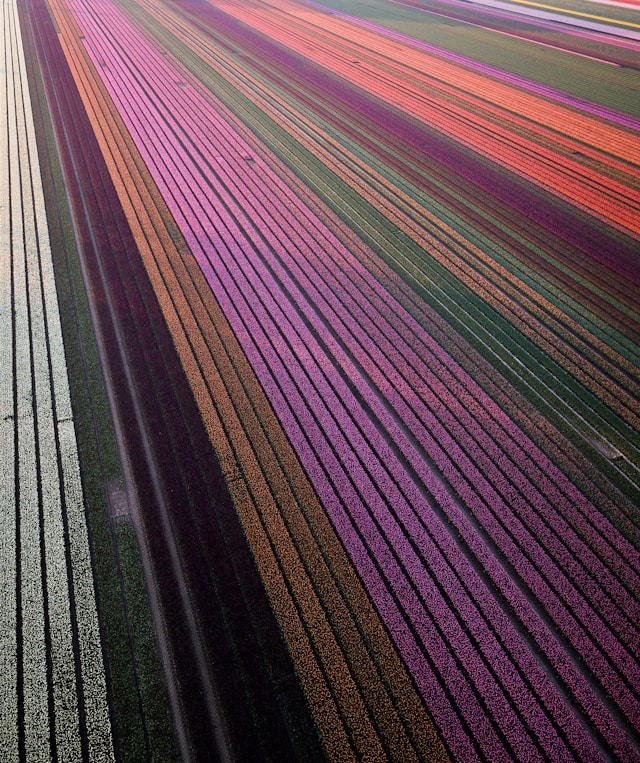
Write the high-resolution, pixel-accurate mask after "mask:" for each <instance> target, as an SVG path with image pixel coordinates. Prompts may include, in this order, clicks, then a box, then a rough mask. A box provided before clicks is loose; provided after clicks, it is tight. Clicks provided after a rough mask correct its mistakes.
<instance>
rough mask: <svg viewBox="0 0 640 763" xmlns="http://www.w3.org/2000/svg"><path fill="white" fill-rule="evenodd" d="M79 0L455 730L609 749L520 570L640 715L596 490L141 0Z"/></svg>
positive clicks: (463, 737)
mask: <svg viewBox="0 0 640 763" xmlns="http://www.w3.org/2000/svg"><path fill="white" fill-rule="evenodd" d="M70 7H71V8H72V9H74V10H75V11H76V12H77V20H78V23H79V24H80V25H81V27H82V29H83V32H84V34H85V35H86V44H87V48H88V50H89V53H90V55H91V56H92V57H93V59H94V61H95V62H96V64H97V65H98V64H100V62H104V65H101V68H100V71H101V73H102V76H103V78H104V81H105V84H106V85H107V87H108V88H109V90H110V92H111V95H112V97H113V98H114V100H115V102H116V103H117V105H118V108H119V109H120V111H121V114H122V116H123V118H124V120H125V122H126V123H127V125H128V128H129V129H130V131H131V133H132V135H133V137H134V140H135V141H136V143H137V145H138V148H139V150H140V152H141V154H142V155H143V157H144V159H145V161H146V162H147V164H148V166H149V169H150V171H151V173H152V175H153V176H154V178H155V179H156V182H157V183H158V186H159V188H160V190H161V191H162V193H163V195H164V197H165V199H166V201H167V203H168V205H169V207H170V208H171V209H172V212H173V213H174V215H175V217H176V220H177V222H178V224H179V225H180V227H181V229H182V231H183V233H184V235H185V237H186V239H187V241H188V243H189V244H190V246H191V248H192V251H193V253H194V255H195V256H196V257H197V258H198V261H199V262H200V265H201V267H202V269H203V272H204V273H205V275H206V277H207V279H208V280H209V283H210V284H211V287H212V290H213V292H214V294H215V296H216V297H217V299H218V300H219V302H220V304H221V305H222V307H223V309H224V311H225V313H226V315H227V317H228V319H229V321H230V322H231V324H232V326H233V327H234V330H235V332H236V334H237V336H238V338H239V340H240V342H241V344H242V345H243V347H244V349H245V352H246V353H247V356H248V357H249V359H250V360H251V362H252V365H253V367H254V370H255V371H256V373H257V375H258V377H259V378H260V379H261V381H262V383H263V385H264V388H265V390H266V392H267V394H268V396H269V398H270V400H271V402H272V405H273V406H274V409H275V410H276V411H277V413H278V415H279V418H280V420H281V422H282V425H283V427H284V428H285V431H287V433H288V435H289V437H290V439H291V440H292V442H293V443H294V445H295V446H296V449H297V451H298V453H299V456H300V458H301V460H302V462H303V464H304V465H305V467H306V469H307V471H308V473H309V475H310V476H311V478H312V480H313V482H314V484H315V486H316V489H317V490H318V493H319V494H320V496H321V497H322V500H323V502H324V504H325V506H326V508H327V511H328V512H329V514H330V515H331V517H332V519H333V521H334V523H335V525H336V527H337V528H338V530H339V532H340V534H341V537H342V538H343V541H344V542H345V545H346V546H347V548H348V550H349V552H350V554H351V557H352V559H353V561H354V564H355V565H356V567H357V568H358V570H359V572H360V574H361V575H362V577H363V579H364V580H365V581H366V582H367V585H368V588H369V590H370V592H371V595H372V597H373V599H374V600H375V601H376V604H377V607H378V609H379V611H380V614H381V616H382V617H383V619H384V620H385V622H386V623H387V625H388V627H389V629H390V631H391V632H392V633H393V634H394V637H395V638H396V642H397V644H398V648H399V650H400V651H401V653H402V654H403V656H404V658H405V660H406V662H407V664H408V666H409V667H410V669H411V671H412V673H413V675H414V677H415V680H416V683H417V684H418V685H419V686H420V688H421V690H422V691H423V694H424V696H425V697H428V698H429V707H430V710H431V712H432V713H433V715H434V718H435V719H436V721H437V722H438V724H439V725H440V727H441V728H442V729H443V730H445V734H446V736H447V740H448V743H449V744H450V746H451V748H452V749H455V750H456V752H457V754H458V755H459V756H460V759H470V758H469V757H465V756H468V754H469V753H470V750H471V748H470V744H471V742H470V737H471V738H473V739H475V740H476V743H477V745H478V748H479V750H481V752H482V755H484V756H485V757H487V758H489V759H491V760H507V759H510V757H511V756H512V754H513V751H514V750H516V751H517V756H518V757H521V758H527V759H531V760H535V759H543V758H544V757H546V756H548V757H552V758H553V759H554V760H563V759H567V760H569V759H573V757H574V755H577V756H578V757H579V758H581V759H589V758H594V757H596V755H597V752H596V749H595V748H594V747H593V744H592V742H591V740H590V739H589V737H588V736H587V735H585V733H584V730H583V729H582V727H581V725H580V723H579V721H578V720H577V719H576V718H575V717H574V716H573V715H572V713H571V711H570V710H569V709H568V707H567V705H566V703H565V702H564V700H563V699H562V695H561V694H560V693H558V691H557V689H556V687H555V686H554V685H553V683H552V682H551V681H550V680H549V678H548V677H547V675H546V674H545V672H544V670H543V669H542V668H541V667H540V665H539V664H538V661H537V660H536V658H535V657H534V656H533V655H532V653H531V649H530V647H529V646H527V640H528V641H529V642H530V644H531V645H534V646H535V648H536V650H538V651H539V652H541V653H542V654H544V656H545V659H546V660H547V661H548V663H549V664H550V665H551V666H552V667H553V668H554V669H555V670H556V671H557V672H558V673H559V674H560V675H561V676H562V679H563V681H565V682H566V684H567V685H568V686H569V687H571V691H572V692H573V694H574V696H575V697H576V698H577V699H578V701H579V702H580V703H581V704H582V706H583V708H584V712H585V713H586V714H587V715H588V716H589V717H590V718H591V720H592V722H593V723H594V724H595V725H596V726H597V727H598V728H599V730H600V732H601V734H602V735H603V736H604V737H605V738H606V739H607V741H608V742H609V743H610V744H611V745H613V746H615V747H619V748H620V749H623V748H625V749H626V748H628V744H627V743H626V740H625V738H624V735H623V734H622V733H621V732H620V730H619V729H618V728H617V726H615V724H611V722H610V718H609V716H608V713H607V711H606V710H605V709H604V707H603V706H601V704H600V703H599V701H598V700H597V699H596V697H595V695H594V693H593V690H592V689H591V688H590V687H589V685H588V683H587V682H586V681H585V680H584V678H583V677H582V675H581V674H580V673H579V671H578V670H577V669H576V668H575V666H574V665H573V664H572V663H571V662H570V661H569V660H567V658H566V656H565V655H564V652H563V650H562V648H561V646H560V643H559V642H558V640H557V639H556V638H555V637H554V636H553V635H552V631H551V629H550V628H549V626H548V625H546V624H545V619H546V618H541V617H539V615H537V614H536V611H535V609H534V607H532V605H531V602H530V601H529V599H528V598H527V596H530V595H531V594H526V595H525V594H524V593H523V592H522V591H521V590H520V588H519V587H518V586H517V585H516V583H515V582H514V578H516V579H517V578H519V579H520V580H521V581H522V583H523V584H524V586H525V588H527V589H528V590H529V591H530V592H531V593H532V594H533V595H534V596H535V597H536V598H537V600H538V601H539V602H543V603H544V607H545V608H546V613H547V614H546V617H549V618H550V619H551V620H553V621H554V622H555V624H556V625H557V626H558V627H559V628H560V630H561V631H562V633H563V639H565V640H566V641H567V642H568V643H569V644H570V645H572V647H573V648H574V649H575V650H576V651H577V652H579V653H580V654H581V655H582V657H583V659H584V660H585V661H586V662H587V664H588V665H589V667H590V669H591V670H593V672H594V673H595V674H596V675H597V676H598V677H599V679H600V681H601V682H602V684H603V685H604V686H606V688H607V689H608V690H609V691H610V692H611V694H612V696H614V698H615V700H616V701H617V703H618V705H619V707H620V709H621V710H622V712H623V713H626V714H627V715H628V717H629V718H630V720H631V721H632V722H634V723H635V722H637V720H638V715H637V712H638V709H637V700H636V697H635V694H636V692H637V690H638V687H640V676H638V675H637V672H638V671H637V666H636V667H635V668H634V665H633V661H632V659H631V658H630V653H629V649H633V648H635V647H636V646H637V643H638V642H637V638H638V634H637V630H636V628H635V625H634V624H633V623H634V622H635V621H636V620H635V617H632V615H633V614H635V613H637V604H636V602H635V600H634V599H633V597H631V596H630V595H629V593H628V591H627V590H626V588H625V587H624V586H623V585H621V584H620V582H619V579H618V578H617V577H616V575H614V574H613V572H612V571H611V570H610V569H609V567H608V566H607V564H609V565H610V566H611V567H614V566H615V568H616V573H617V574H618V569H617V568H618V567H620V569H621V573H619V574H620V575H622V576H624V577H625V579H626V581H627V584H628V585H629V586H632V585H633V584H634V582H636V581H637V577H636V576H637V569H638V567H639V565H638V563H637V562H638V560H637V554H636V555H635V556H634V555H633V554H630V556H629V561H628V562H624V561H623V560H622V559H621V558H620V556H619V555H618V554H617V553H616V550H615V547H614V541H615V542H616V544H617V542H618V540H620V539H619V538H617V537H615V536H616V533H615V530H614V529H613V528H611V527H610V526H608V525H607V526H606V527H605V528H604V529H605V531H606V533H607V534H608V535H609V536H611V537H612V542H611V543H607V542H605V541H602V540H601V539H600V536H599V534H597V533H596V532H595V530H594V529H593V528H592V527H591V525H590V524H589V522H588V521H587V519H586V516H587V512H588V511H589V509H590V508H591V507H589V506H588V505H586V502H585V499H584V498H582V497H581V496H580V495H577V494H576V493H575V490H574V489H573V488H572V486H571V485H570V483H568V481H567V480H566V479H564V478H563V477H562V475H560V474H559V473H557V472H556V473H555V474H554V475H553V478H552V477H550V476H549V474H550V472H551V470H552V465H551V464H548V463H546V462H545V460H544V458H543V456H542V454H539V453H537V452H536V450H535V449H534V448H533V446H532V444H531V443H529V442H527V441H526V438H525V437H524V435H523V434H522V433H521V432H520V430H518V429H517V428H516V427H515V426H513V424H512V423H511V422H510V421H509V420H508V419H507V418H506V417H505V416H504V415H502V414H501V413H500V412H499V411H498V410H497V409H496V408H495V405H494V404H493V403H492V402H491V401H490V400H489V399H488V398H487V397H486V396H483V394H482V392H481V391H480V390H479V389H478V388H477V387H476V386H475V385H474V384H473V382H472V380H471V379H469V378H468V377H466V376H465V374H464V372H463V371H462V369H460V368H458V367H456V366H455V364H454V363H453V362H452V360H451V359H450V358H449V357H447V356H446V354H445V353H443V351H442V350H441V349H440V348H439V347H438V346H437V345H436V344H435V342H433V341H432V340H431V339H430V337H429V336H428V334H427V333H426V332H425V331H424V329H423V328H422V327H421V326H420V325H419V324H418V323H416V322H415V321H414V320H413V319H411V317H410V316H408V315H407V314H406V313H404V312H403V310H402V309H401V307H400V306H399V305H398V304H397V303H395V301H394V300H393V299H392V298H391V297H390V295H389V294H387V293H385V292H384V291H383V290H381V289H380V287H379V285H378V284H377V283H376V282H375V281H374V279H373V278H372V277H371V276H370V274H369V272H368V271H367V270H365V269H364V268H363V267H361V266H359V265H358V264H357V263H356V262H355V260H354V258H353V257H352V256H351V255H350V253H349V252H348V251H347V250H346V249H345V247H343V246H342V245H341V244H340V242H339V241H338V240H337V239H336V238H335V237H334V236H333V235H332V233H331V231H330V230H328V229H327V228H325V227H324V226H323V224H322V223H321V221H320V220H319V219H317V218H315V217H314V216H313V215H312V214H311V213H310V212H308V211H307V210H305V208H304V206H303V205H302V204H301V202H300V201H299V199H298V198H297V196H295V195H293V194H291V193H290V192H289V191H288V189H287V188H286V187H284V185H283V184H282V183H281V182H280V181H279V180H278V178H277V177H276V176H275V175H274V174H273V173H270V172H269V170H268V168H267V166H266V165H265V164H264V163H263V162H261V161H255V160H254V161H253V162H251V163H250V164H249V163H248V162H247V160H246V158H247V157H249V156H251V149H250V147H249V146H248V145H246V144H244V143H243V142H242V141H241V140H240V139H239V137H238V136H237V134H235V132H234V130H233V129H232V127H231V126H230V125H229V124H228V122H227V121H225V119H223V118H222V116H221V115H220V113H217V112H216V111H215V110H214V109H213V108H212V106H211V102H210V100H207V99H206V98H204V96H203V95H202V94H200V93H198V92H197V91H196V84H195V83H193V82H191V81H190V80H189V79H188V78H187V75H186V74H185V73H184V72H180V71H178V70H177V69H176V68H174V67H173V66H171V65H170V64H169V62H168V61H167V60H166V58H165V57H163V56H162V55H161V54H160V52H159V51H158V50H157V49H156V48H155V47H154V46H153V45H152V44H151V43H150V42H149V41H148V40H147V39H145V37H144V36H143V35H141V34H140V33H139V32H138V31H137V30H136V28H135V27H134V26H133V25H132V24H131V22H130V21H129V20H128V19H127V17H126V16H124V15H123V14H122V13H120V12H119V11H118V10H117V9H116V8H115V7H114V6H110V5H109V4H107V3H104V4H103V6H101V8H100V15H99V16H98V15H97V14H95V13H93V12H92V11H91V9H90V8H88V7H87V6H84V5H83V3H82V2H81V0H77V2H72V3H70ZM82 9H84V11H86V13H85V12H80V11H81V10H82ZM185 80H186V81H187V82H188V85H189V87H187V88H185V87H182V86H177V84H176V83H177V82H183V81H185ZM301 263H303V264H301ZM453 390H455V394H454V392H453ZM434 466H435V467H436V468H437V470H434V469H433V467H434ZM437 472H439V473H441V474H442V475H443V476H444V478H445V480H443V479H441V478H440V477H438V476H437ZM545 474H546V475H547V476H546V482H545ZM447 483H448V484H447ZM536 483H537V484H538V485H540V488H541V489H539V488H537V487H536V486H535V485H536ZM552 485H555V487H554V488H553V489H555V491H556V493H555V494H553V495H552V496H550V495H549V490H551V489H552ZM547 489H549V490H547ZM543 490H544V492H547V496H546V497H545V495H544V492H543ZM551 497H553V498H554V500H553V501H551V500H548V499H549V498H551ZM514 508H515V509H516V511H513V509H514ZM557 508H559V509H560V510H561V511H557V510H556V509H557ZM563 511H564V513H565V516H564V517H563V516H562V512H563ZM569 515H570V516H571V519H572V521H574V522H575V527H572V526H570V525H569V524H567V521H568V516H569ZM599 521H601V523H602V524H605V525H606V523H605V522H604V520H599ZM447 525H454V526H455V527H456V530H457V532H458V533H459V535H460V536H461V538H462V539H463V541H464V544H466V545H467V546H468V548H469V549H470V550H471V556H472V558H473V559H474V560H475V562H474V563H472V562H471V561H469V559H468V558H467V555H465V553H464V552H463V549H462V547H461V546H462V544H461V543H460V542H459V541H457V540H455V539H454V537H453V535H452V533H451V531H450V529H448V527H447ZM579 533H583V534H584V539H583V538H581V537H580V535H579ZM542 539H544V543H542V544H541V543H540V542H539V541H540V540H542ZM587 539H588V542H589V543H592V542H595V541H597V551H598V553H597V554H596V553H593V552H592V551H590V549H589V547H588V545H587ZM567 541H570V542H569V545H567ZM567 562H568V563H569V564H570V565H572V566H573V567H575V572H573V574H572V578H573V580H572V579H570V578H569V577H568V576H567V575H565V574H564V572H563V568H564V565H566V564H567ZM478 570H480V572H479V571H478ZM509 570H511V572H509ZM575 580H578V581H580V583H581V587H580V588H578V587H576V585H574V583H573V581H575ZM602 581H604V582H602ZM489 583H492V584H493V585H496V586H497V588H498V590H499V592H500V598H501V599H502V600H503V602H507V603H508V605H509V606H510V607H511V608H512V609H513V612H514V613H515V615H516V617H517V618H518V619H520V621H521V622H522V623H523V624H524V625H525V627H526V628H528V631H529V636H528V637H527V639H525V640H523V639H522V638H521V637H520V635H519V634H518V632H517V630H516V628H515V626H514V624H513V623H512V621H511V619H510V618H509V617H507V615H506V614H505V612H504V609H503V607H504V604H503V605H502V606H501V605H500V604H499V603H498V601H497V600H496V598H495V596H494V595H493V594H492V593H491V590H490V588H489ZM587 593H588V594H589V598H588V599H587V598H586V597H585V594H587ZM612 600H613V601H612ZM613 602H615V604H614V603H613ZM625 643H626V644H627V646H628V648H627V647H626V646H625ZM622 676H625V678H624V679H623V678H622ZM457 717H460V718H462V719H463V724H464V726H460V723H459V722H455V718H457ZM465 727H466V731H465ZM571 750H573V752H572V751H571Z"/></svg>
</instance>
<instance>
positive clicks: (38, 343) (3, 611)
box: [0, 0, 114, 761]
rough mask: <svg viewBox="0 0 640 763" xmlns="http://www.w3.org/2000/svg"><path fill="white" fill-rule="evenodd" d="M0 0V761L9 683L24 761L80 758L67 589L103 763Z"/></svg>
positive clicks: (54, 318) (30, 147)
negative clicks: (20, 722)
mask: <svg viewBox="0 0 640 763" xmlns="http://www.w3.org/2000/svg"><path fill="white" fill-rule="evenodd" d="M0 2H2V21H1V22H0V23H1V25H2V31H1V32H0V56H1V58H0V76H1V78H2V85H1V87H0V140H1V141H2V146H1V147H0V161H1V164H0V182H1V183H2V186H3V189H6V190H5V192H4V193H3V194H2V197H1V198H0V352H2V357H1V359H0V419H1V421H0V437H1V440H0V447H1V448H2V453H3V457H2V461H1V462H0V511H1V515H0V581H1V582H0V585H1V586H2V588H1V589H0V590H1V593H2V600H1V602H0V672H1V679H2V684H3V685H2V691H1V692H0V749H1V750H2V751H3V760H5V761H13V760H17V759H18V745H19V742H18V739H19V732H18V719H19V708H18V687H19V686H20V682H21V684H22V692H23V703H22V713H23V728H22V733H23V735H24V744H25V751H26V759H27V761H48V760H50V758H51V747H50V735H51V736H52V737H53V738H55V744H56V749H57V754H58V758H59V760H60V761H78V760H81V759H82V748H81V737H80V714H79V699H78V691H77V681H76V664H75V658H74V643H73V629H72V617H74V610H73V606H72V602H71V599H70V590H71V591H72V592H73V598H74V600H75V620H76V623H77V631H78V640H79V650H78V651H79V656H80V680H81V682H82V688H83V694H84V706H85V714H86V724H87V737H88V745H89V759H90V760H91V761H110V760H113V759H114V753H113V743H112V738H111V726H110V721H109V711H108V706H107V697H106V684H105V675H104V664H103V659H102V651H101V645H100V637H99V631H98V618H97V612H96V605H95V595H94V588H93V576H92V570H91V563H90V553H89V545H88V538H87V527H86V521H85V515H84V506H83V497H82V488H81V483H80V472H79V465H78V454H77V446H76V440H75V432H74V428H73V422H72V419H71V403H70V398H69V385H68V377H67V368H66V362H65V355H64V347H63V343H62V334H61V327H60V316H59V307H58V302H57V295H56V289H55V281H54V274H53V265H52V260H51V249H50V242H49V235H48V229H47V220H46V214H45V207H44V196H43V190H42V180H41V176H40V167H39V163H38V155H37V146H36V141H35V132H34V125H33V115H32V112H31V102H30V95H29V91H28V83H27V76H26V69H25V58H24V50H23V47H22V38H21V32H20V25H19V20H18V13H17V7H16V0H0ZM7 190H8V193H7V192H6V191H7ZM65 518H66V523H67V527H68V542H69V553H67V545H66V543H65ZM20 624H21V628H20ZM47 634H48V638H49V644H50V650H49V654H48V655H47V641H46V639H47ZM20 657H21V659H20ZM47 659H48V660H49V665H50V667H49V669H50V671H51V677H52V682H51V683H52V687H53V692H52V697H53V713H52V714H50V712H49V697H48V680H47V670H48V668H47ZM50 719H51V720H50ZM51 723H52V725H53V728H51V727H50V725H51Z"/></svg>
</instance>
